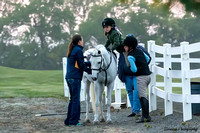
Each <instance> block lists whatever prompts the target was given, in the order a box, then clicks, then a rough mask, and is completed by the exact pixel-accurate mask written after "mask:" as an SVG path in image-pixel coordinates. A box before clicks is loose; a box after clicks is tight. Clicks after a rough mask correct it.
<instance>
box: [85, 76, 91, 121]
mask: <svg viewBox="0 0 200 133" xmlns="http://www.w3.org/2000/svg"><path fill="white" fill-rule="evenodd" d="M84 88H85V92H86V117H85V122H88V123H90V116H89V109H90V81H89V80H87V81H86V82H85V85H84Z"/></svg>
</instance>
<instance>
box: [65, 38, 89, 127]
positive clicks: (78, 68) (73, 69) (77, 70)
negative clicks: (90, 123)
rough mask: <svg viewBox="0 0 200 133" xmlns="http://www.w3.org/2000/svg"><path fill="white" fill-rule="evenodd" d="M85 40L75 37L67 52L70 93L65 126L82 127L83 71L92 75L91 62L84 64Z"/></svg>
mask: <svg viewBox="0 0 200 133" xmlns="http://www.w3.org/2000/svg"><path fill="white" fill-rule="evenodd" d="M82 50H83V38H82V37H81V35H74V36H73V37H72V41H71V42H70V44H69V47H68V52H67V74H66V77H65V79H66V81H67V84H68V87H69V92H70V101H69V105H68V112H67V118H66V120H65V121H64V124H65V125H77V126H82V124H80V123H79V119H80V91H81V80H82V77H83V71H86V72H87V73H88V74H91V68H90V67H91V64H90V62H84V58H83V52H82Z"/></svg>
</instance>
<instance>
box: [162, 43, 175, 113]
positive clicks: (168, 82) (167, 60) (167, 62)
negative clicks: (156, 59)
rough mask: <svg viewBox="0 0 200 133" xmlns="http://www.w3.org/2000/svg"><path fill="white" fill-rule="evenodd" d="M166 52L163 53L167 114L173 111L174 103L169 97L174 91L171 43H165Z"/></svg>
mask: <svg viewBox="0 0 200 133" xmlns="http://www.w3.org/2000/svg"><path fill="white" fill-rule="evenodd" d="M164 48H165V53H164V54H163V58H164V62H163V63H164V70H165V76H164V90H165V99H164V100H165V116H166V115H170V114H172V113H173V104H172V101H170V99H169V94H171V93H172V78H171V77H170V75H169V72H170V70H171V55H170V53H169V51H168V50H169V48H171V44H164Z"/></svg>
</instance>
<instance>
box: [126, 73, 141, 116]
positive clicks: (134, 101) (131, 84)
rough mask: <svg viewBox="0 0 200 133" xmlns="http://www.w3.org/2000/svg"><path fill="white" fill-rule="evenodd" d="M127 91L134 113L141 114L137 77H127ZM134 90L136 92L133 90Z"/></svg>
mask: <svg viewBox="0 0 200 133" xmlns="http://www.w3.org/2000/svg"><path fill="white" fill-rule="evenodd" d="M125 85H126V91H127V93H128V97H129V101H130V104H131V108H132V112H133V113H136V112H140V109H141V104H140V99H139V95H138V90H137V79H136V77H135V76H126V77H125ZM133 89H134V90H133Z"/></svg>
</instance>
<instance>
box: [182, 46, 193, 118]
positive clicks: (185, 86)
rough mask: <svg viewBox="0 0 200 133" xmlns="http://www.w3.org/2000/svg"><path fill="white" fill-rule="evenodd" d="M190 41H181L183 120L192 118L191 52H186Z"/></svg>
mask: <svg viewBox="0 0 200 133" xmlns="http://www.w3.org/2000/svg"><path fill="white" fill-rule="evenodd" d="M187 45H189V42H181V71H182V73H181V75H182V96H183V121H187V120H190V119H192V109H191V103H187V102H186V101H187V96H188V95H191V89H190V77H189V70H190V62H189V53H186V52H185V50H186V46H187Z"/></svg>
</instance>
